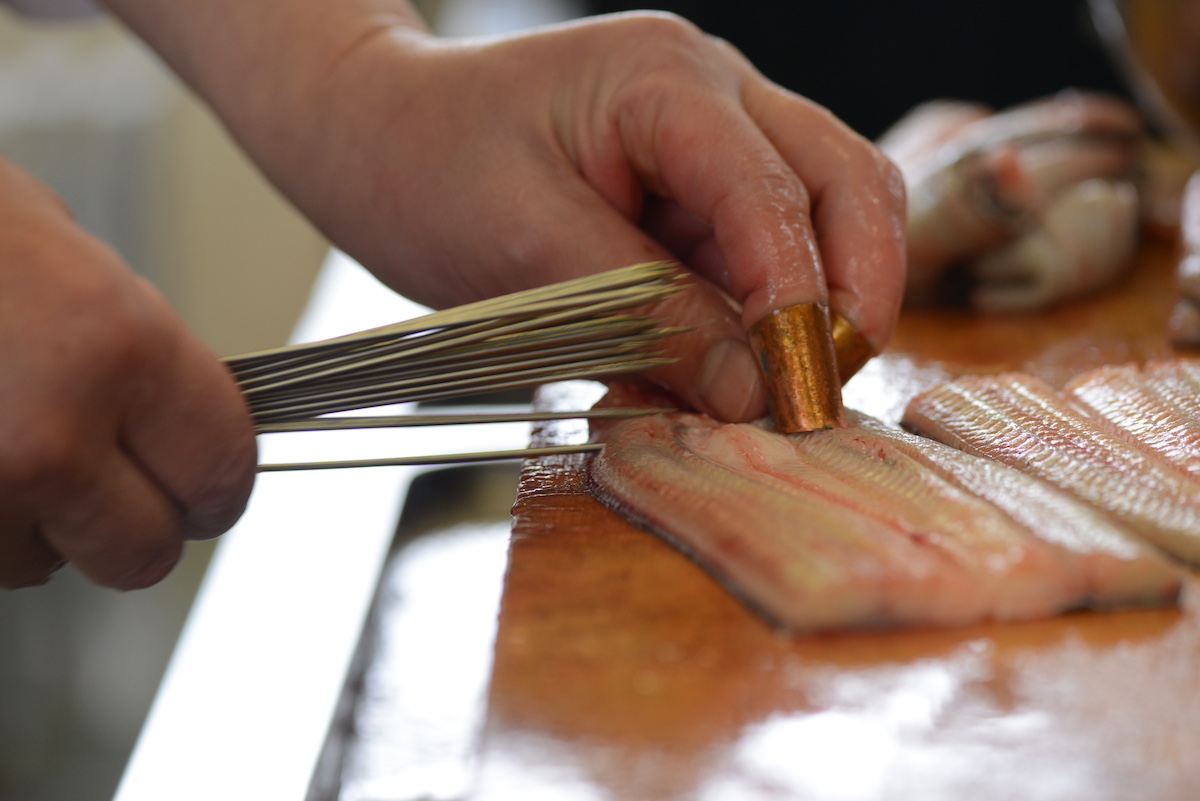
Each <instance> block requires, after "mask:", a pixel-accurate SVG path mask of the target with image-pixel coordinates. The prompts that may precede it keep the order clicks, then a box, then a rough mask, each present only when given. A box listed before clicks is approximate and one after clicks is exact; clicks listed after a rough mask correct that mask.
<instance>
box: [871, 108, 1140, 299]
mask: <svg viewBox="0 0 1200 801" xmlns="http://www.w3.org/2000/svg"><path fill="white" fill-rule="evenodd" d="M1140 134H1141V124H1140V121H1139V118H1138V116H1137V113H1136V112H1135V110H1134V109H1133V108H1131V107H1129V106H1128V105H1127V104H1125V103H1123V102H1121V101H1117V100H1114V99H1111V98H1106V97H1101V96H1097V95H1088V94H1082V93H1077V92H1065V93H1062V94H1059V95H1056V96H1053V97H1050V98H1046V99H1044V100H1040V101H1036V102H1033V103H1029V104H1026V105H1022V106H1017V107H1014V108H1012V109H1008V110H1005V111H1002V112H999V113H993V112H992V111H991V110H989V109H986V108H984V107H982V106H978V105H975V104H969V103H957V102H951V101H936V102H933V103H929V104H926V105H923V106H920V107H918V108H916V109H914V110H913V111H912V112H911V113H910V114H908V115H907V116H906V117H905V118H904V119H903V120H901V121H900V122H899V123H897V125H896V126H895V127H894V128H893V129H892V130H891V131H889V132H888V133H887V134H885V135H884V137H882V138H881V140H880V146H881V147H882V148H883V150H884V152H886V153H888V154H889V155H890V156H891V157H892V158H894V159H895V160H896V162H897V164H899V165H900V167H901V169H902V170H903V172H904V176H905V182H906V183H907V185H908V190H909V191H908V195H909V208H908V256H909V273H908V294H909V297H910V298H911V299H914V300H923V299H927V298H928V297H930V296H932V295H934V294H936V293H937V292H938V291H939V290H940V288H941V286H942V284H943V283H944V282H945V281H946V280H947V278H949V277H951V275H952V273H953V270H954V269H955V268H961V269H962V270H963V271H964V272H965V273H966V275H967V276H968V278H969V279H970V280H971V281H972V282H973V285H972V288H971V293H970V296H969V299H970V302H971V304H972V305H973V306H975V307H976V308H978V309H981V310H987V311H1017V310H1030V309H1035V308H1041V307H1044V306H1048V305H1050V304H1052V303H1054V302H1057V301H1060V300H1063V299H1066V298H1069V297H1074V296H1077V295H1082V294H1084V293H1086V292H1089V291H1092V290H1094V289H1096V288H1098V287H1101V286H1104V285H1106V284H1108V283H1110V282H1111V281H1112V280H1114V279H1115V278H1116V276H1117V275H1118V274H1119V273H1120V272H1121V270H1122V269H1123V268H1124V267H1126V266H1127V265H1128V264H1129V263H1130V260H1131V256H1132V253H1133V249H1134V247H1135V245H1136V243H1137V235H1138V223H1139V204H1138V193H1137V190H1136V189H1135V187H1134V184H1133V182H1132V179H1133V177H1134V173H1135V171H1136V169H1137V168H1138V166H1139V165H1140V157H1141V154H1142V150H1141V148H1140V142H1139V137H1140Z"/></svg>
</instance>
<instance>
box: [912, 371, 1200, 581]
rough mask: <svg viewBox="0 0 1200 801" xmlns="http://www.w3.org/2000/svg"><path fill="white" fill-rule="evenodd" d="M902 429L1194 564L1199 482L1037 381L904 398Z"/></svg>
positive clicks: (959, 384) (995, 381)
mask: <svg viewBox="0 0 1200 801" xmlns="http://www.w3.org/2000/svg"><path fill="white" fill-rule="evenodd" d="M904 425H905V426H907V427H908V428H910V429H912V430H914V431H916V432H917V433H919V434H923V435H925V436H927V437H930V438H932V439H936V440H939V441H941V442H944V443H947V444H949V445H953V446H954V447H957V448H960V449H962V450H965V451H967V452H968V453H972V454H975V455H978V456H985V457H988V458H991V459H995V460H996V461H999V462H1003V463H1004V464H1007V465H1009V466H1012V467H1016V468H1018V469H1020V470H1022V471H1024V472H1026V473H1029V474H1030V475H1034V476H1037V477H1039V478H1042V479H1044V480H1046V481H1049V482H1050V483H1052V484H1054V485H1056V486H1058V487H1061V488H1062V489H1064V490H1066V491H1068V492H1070V493H1072V494H1074V495H1075V496H1077V497H1078V498H1080V499H1082V500H1084V501H1086V502H1087V503H1090V504H1092V505H1094V506H1095V507H1097V508H1099V509H1101V510H1103V511H1104V512H1105V513H1107V514H1108V515H1110V516H1111V517H1112V518H1114V519H1116V520H1118V521H1119V522H1121V523H1122V524H1124V525H1125V526H1127V527H1128V528H1129V529H1131V530H1132V531H1133V532H1134V533H1136V534H1138V535H1140V536H1142V537H1144V538H1145V539H1146V540H1148V541H1149V542H1151V543H1153V544H1154V545H1157V546H1158V547H1160V548H1162V549H1163V550H1165V551H1166V552H1168V553H1170V554H1171V555H1173V556H1175V557H1177V558H1179V559H1182V560H1184V561H1186V562H1189V563H1192V564H1198V563H1200V484H1198V483H1197V482H1196V481H1195V480H1193V479H1191V478H1189V477H1188V476H1187V475H1185V474H1184V473H1183V472H1182V471H1180V470H1178V469H1176V468H1174V467H1172V466H1171V464H1170V463H1169V462H1167V461H1166V460H1165V459H1163V458H1162V457H1161V456H1158V455H1156V454H1154V453H1152V452H1150V451H1148V450H1145V449H1142V448H1138V447H1134V446H1132V445H1130V444H1129V443H1128V442H1126V441H1124V440H1123V439H1121V438H1119V437H1117V436H1115V435H1113V434H1111V433H1109V432H1108V431H1105V430H1104V429H1102V428H1101V427H1100V426H1099V425H1098V424H1097V423H1096V422H1095V421H1094V420H1092V419H1090V418H1089V417H1088V416H1086V415H1085V414H1083V413H1082V412H1080V411H1078V410H1076V409H1074V408H1073V407H1071V406H1070V405H1069V404H1068V403H1067V401H1066V400H1065V398H1063V397H1062V396H1060V395H1057V394H1056V393H1055V392H1054V391H1053V390H1051V389H1050V388H1049V387H1048V386H1046V385H1045V384H1043V383H1042V382H1040V381H1038V380H1037V379H1034V378H1031V377H1029V376H1025V375H1020V374H1015V373H1014V374H1008V375H1002V376H975V377H969V378H963V379H959V380H957V381H952V382H950V383H947V384H944V385H942V386H940V387H936V388H934V389H932V390H929V391H928V392H925V393H924V394H922V395H919V396H917V397H916V398H914V399H913V400H912V401H911V402H910V403H909V406H908V409H907V410H906V411H905V414H904Z"/></svg>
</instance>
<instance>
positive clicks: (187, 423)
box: [0, 160, 257, 589]
mask: <svg viewBox="0 0 1200 801" xmlns="http://www.w3.org/2000/svg"><path fill="white" fill-rule="evenodd" d="M256 461H257V451H256V446H255V440H254V431H253V427H252V424H251V421H250V418H249V414H248V412H247V409H246V406H245V403H244V401H243V400H242V396H241V394H240V393H239V391H238V389H237V386H236V384H235V383H234V382H233V380H232V378H231V377H230V375H229V373H228V372H227V371H226V370H225V369H224V367H223V366H222V364H221V363H220V362H219V361H218V360H217V359H216V358H215V357H214V356H213V355H212V354H211V353H210V352H209V351H208V350H207V349H206V348H205V347H204V345H203V344H202V343H200V342H199V341H198V340H197V339H195V338H194V337H193V336H192V335H191V334H189V333H188V332H187V331H186V330H185V328H184V326H183V324H182V323H181V321H180V320H179V319H178V318H177V317H176V316H175V315H174V313H173V312H172V311H171V310H170V308H169V307H168V306H167V304H166V302H165V301H164V300H163V299H162V298H161V297H160V296H159V295H158V293H157V292H155V291H154V289H152V288H151V287H150V285H149V284H148V283H146V282H145V281H143V280H142V279H140V278H138V277H136V276H135V275H134V274H133V273H132V272H130V270H129V269H128V268H127V267H126V266H125V265H124V264H123V263H122V262H121V260H120V259H119V258H118V257H117V256H116V254H114V253H113V252H112V251H111V250H110V249H108V248H107V247H106V246H104V245H103V244H102V243H100V242H99V241H97V240H96V239H94V238H93V237H91V236H90V235H88V234H87V233H85V232H84V231H83V230H82V229H80V228H79V227H78V226H77V225H75V224H74V223H73V222H72V220H71V218H70V214H69V213H68V211H67V210H66V208H65V206H64V205H63V204H62V202H61V201H60V200H59V199H58V198H57V197H56V196H55V195H54V194H53V193H52V192H51V191H50V190H49V189H47V188H46V187H45V186H43V185H42V184H40V183H39V182H38V181H36V180H34V179H33V178H31V177H30V176H29V175H27V174H25V173H24V172H22V171H21V170H19V169H18V168H16V167H14V166H13V165H12V164H10V163H8V162H6V161H3V160H0V586H3V587H6V588H15V587H23V586H28V585H32V584H40V583H43V582H45V581H46V580H48V579H49V577H50V576H51V575H52V574H53V572H54V571H55V570H57V569H58V567H60V566H61V565H62V564H63V563H65V562H72V563H74V564H75V566H76V567H77V568H78V569H79V570H80V572H82V573H83V574H84V575H86V576H87V577H88V578H90V579H91V580H93V581H95V582H96V583H98V584H102V585H106V586H110V587H115V588H118V589H134V588H138V587H145V586H148V585H150V584H154V583H155V582H157V581H159V580H160V579H161V578H163V576H165V575H166V574H167V573H168V572H169V571H170V569H171V568H172V567H173V566H174V564H175V563H176V561H178V559H179V556H180V554H181V551H182V543H183V541H184V540H185V539H199V538H206V537H213V536H216V535H217V534H220V533H222V532H223V531H225V530H226V529H227V528H228V527H229V526H231V525H232V524H233V522H234V521H235V520H236V519H237V518H238V516H239V515H240V514H241V512H242V510H243V509H244V507H245V504H246V502H247V500H248V498H249V494H250V489H251V487H252V485H253V481H254V474H255V464H256Z"/></svg>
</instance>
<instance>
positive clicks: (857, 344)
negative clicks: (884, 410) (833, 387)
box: [833, 314, 875, 385]
mask: <svg viewBox="0 0 1200 801" xmlns="http://www.w3.org/2000/svg"><path fill="white" fill-rule="evenodd" d="M833 349H834V351H836V352H837V366H838V378H839V379H841V382H842V384H843V385H845V383H846V382H847V381H849V380H850V379H851V378H852V377H853V376H854V374H855V373H857V372H858V371H859V370H861V369H862V367H863V365H864V364H866V363H867V362H868V361H870V360H871V357H872V356H874V355H875V350H874V348H872V347H871V343H870V342H868V341H867V338H866V337H864V336H863V335H862V334H860V333H858V330H857V329H856V328H855V327H854V326H852V325H850V323H848V322H847V321H846V319H845V318H844V317H842V316H841V315H838V314H834V315H833Z"/></svg>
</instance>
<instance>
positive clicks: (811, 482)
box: [590, 414, 1180, 631]
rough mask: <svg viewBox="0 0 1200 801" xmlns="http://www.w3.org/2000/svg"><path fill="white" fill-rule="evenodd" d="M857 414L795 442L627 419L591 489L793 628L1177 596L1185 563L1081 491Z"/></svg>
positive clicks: (745, 428)
mask: <svg viewBox="0 0 1200 801" xmlns="http://www.w3.org/2000/svg"><path fill="white" fill-rule="evenodd" d="M854 419H855V421H856V422H857V425H854V426H852V427H850V428H846V429H839V430H833V431H822V432H816V433H813V434H803V435H795V436H791V437H785V436H782V435H779V434H776V433H774V432H772V431H769V430H767V429H765V428H763V427H760V426H754V425H722V424H718V423H716V422H715V421H713V420H711V419H709V418H707V417H703V416H698V415H690V414H672V415H657V416H654V417H648V418H642V419H639V420H632V421H626V422H623V423H620V424H619V425H617V426H615V427H614V428H612V429H610V430H609V431H608V432H607V433H606V435H605V437H604V439H605V441H606V446H605V449H604V451H603V452H602V453H601V454H600V455H599V456H598V457H596V459H594V460H593V462H592V465H591V470H590V478H591V482H592V486H593V489H594V490H595V491H596V493H597V495H598V496H600V497H601V498H602V499H603V500H605V502H607V503H608V504H609V505H611V506H613V507H615V508H617V509H618V510H619V511H621V512H622V513H624V514H625V515H626V516H629V517H632V518H633V519H635V520H637V521H638V522H640V523H642V524H643V525H645V526H647V527H648V528H650V529H652V530H654V531H656V532H657V533H659V534H660V535H662V536H663V537H665V538H666V539H667V540H668V541H670V542H672V543H674V544H675V545H676V546H677V547H679V548H680V549H681V550H683V551H685V552H686V553H689V554H691V555H692V556H693V557H694V558H695V559H696V560H697V561H698V562H700V563H701V564H702V565H703V566H704V567H706V568H707V569H708V570H709V571H710V572H711V573H713V574H714V575H715V576H717V577H718V578H719V579H720V580H721V581H722V582H723V583H724V584H725V585H726V586H727V587H729V588H730V589H731V590H732V591H733V592H734V593H735V594H737V595H739V596H741V597H742V598H744V599H746V600H747V601H748V602H749V603H750V604H751V605H753V606H755V607H757V608H758V609H759V610H760V611H762V612H763V613H765V614H766V616H767V617H769V618H770V619H772V620H774V621H776V622H777V623H779V624H781V625H783V626H784V627H786V628H789V629H792V630H795V631H818V630H828V629H845V628H862V627H876V626H888V625H893V626H896V625H898V626H912V625H937V626H946V625H960V624H965V623H971V622H976V621H982V620H1015V619H1028V618H1035V617H1044V616H1048V615H1052V614H1055V613H1057V612H1059V611H1062V610H1065V609H1068V608H1073V607H1078V606H1083V605H1089V604H1090V605H1098V606H1112V605H1126V604H1141V603H1161V602H1164V601H1165V602H1169V601H1171V600H1172V599H1174V597H1175V596H1176V595H1177V593H1178V590H1179V583H1180V575H1179V571H1178V570H1177V569H1176V568H1175V567H1174V566H1172V565H1170V564H1168V563H1167V562H1166V561H1165V560H1164V559H1162V558H1161V557H1160V556H1159V555H1158V554H1156V553H1155V552H1153V551H1152V550H1151V549H1148V548H1145V547H1144V546H1142V545H1141V544H1140V543H1138V542H1137V541H1136V540H1134V539H1131V538H1129V537H1127V536H1124V535H1123V534H1122V533H1121V532H1120V531H1119V530H1117V529H1116V528H1114V527H1113V526H1112V525H1110V524H1109V523H1108V522H1107V521H1106V520H1104V519H1100V518H1098V517H1097V516H1096V515H1094V514H1093V513H1091V512H1090V511H1089V510H1088V509H1086V507H1084V506H1082V505H1081V504H1079V503H1078V502H1076V501H1074V500H1073V499H1071V498H1069V497H1068V496H1066V495H1064V494H1062V493H1059V492H1057V491H1055V490H1053V489H1052V488H1049V487H1047V486H1046V485H1044V484H1042V483H1041V482H1037V481H1034V480H1032V479H1029V478H1027V477H1025V476H1021V475H1020V474H1018V473H1015V472H1014V471H1011V470H1008V469H1007V468H1004V467H1001V466H999V465H996V464H992V463H988V462H987V461H985V460H980V459H975V458H973V457H969V456H966V455H965V454H961V453H959V452H957V451H954V450H953V449H950V448H946V447H945V446H942V445H938V444H937V443H932V442H922V441H919V439H918V438H917V437H913V436H910V435H906V434H904V433H903V432H900V431H897V430H895V429H889V428H887V427H885V426H883V425H882V424H881V423H877V422H875V421H872V420H870V419H869V418H865V417H862V416H858V415H854ZM997 479H999V481H1000V483H999V486H1003V487H1006V488H1007V491H1009V492H1010V493H1017V492H1025V493H1026V494H1027V495H1028V496H1029V499H1030V500H1029V508H1030V509H1042V510H1044V517H1045V519H1046V520H1047V521H1049V522H1046V523H1045V524H1044V526H1045V528H1046V529H1047V530H1048V532H1050V533H1049V534H1047V535H1046V536H1043V537H1041V538H1039V537H1037V536H1034V534H1033V533H1032V532H1031V531H1030V530H1029V528H1027V525H1026V524H1025V523H1024V522H1022V521H1019V520H1018V519H1017V518H1015V517H1014V516H1013V515H1011V514H1009V513H1007V512H1006V511H1005V510H1004V509H1002V508H1001V507H999V506H997V505H996V504H994V503H992V502H990V501H988V500H986V499H985V498H983V497H981V496H980V495H979V494H977V493H976V492H975V491H974V489H973V487H972V485H973V484H977V485H991V484H992V483H994V482H995V481H996V480H997ZM1005 481H1007V483H1005ZM1001 494H1003V493H1001ZM1039 525H1042V524H1041V523H1039Z"/></svg>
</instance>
